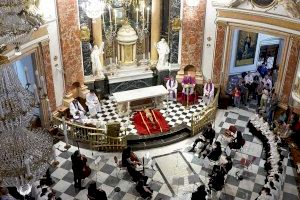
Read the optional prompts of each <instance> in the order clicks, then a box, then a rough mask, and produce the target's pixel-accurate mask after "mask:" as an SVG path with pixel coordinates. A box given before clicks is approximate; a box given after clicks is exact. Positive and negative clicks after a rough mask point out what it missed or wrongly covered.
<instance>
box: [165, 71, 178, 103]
mask: <svg viewBox="0 0 300 200" xmlns="http://www.w3.org/2000/svg"><path fill="white" fill-rule="evenodd" d="M166 87H167V90H168V92H169V99H170V100H172V101H176V100H177V87H178V82H177V81H176V79H174V77H173V76H170V78H169V79H168V81H167V83H166Z"/></svg>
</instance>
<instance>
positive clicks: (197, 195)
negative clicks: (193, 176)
mask: <svg viewBox="0 0 300 200" xmlns="http://www.w3.org/2000/svg"><path fill="white" fill-rule="evenodd" d="M206 195H207V192H206V190H205V185H200V186H199V187H198V188H197V191H195V192H193V193H192V198H191V200H206Z"/></svg>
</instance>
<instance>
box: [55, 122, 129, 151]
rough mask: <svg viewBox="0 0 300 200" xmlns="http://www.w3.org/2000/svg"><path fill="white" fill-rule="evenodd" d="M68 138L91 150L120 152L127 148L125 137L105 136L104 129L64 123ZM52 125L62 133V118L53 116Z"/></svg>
mask: <svg viewBox="0 0 300 200" xmlns="http://www.w3.org/2000/svg"><path fill="white" fill-rule="evenodd" d="M65 122H66V125H67V127H68V128H67V133H68V137H70V138H72V139H73V140H74V141H78V142H82V143H85V144H87V145H89V148H90V149H92V150H99V151H121V150H123V149H124V148H125V147H126V146H127V139H126V136H122V137H112V136H109V135H107V134H106V130H105V129H101V128H93V127H89V126H82V125H80V124H77V123H73V122H69V121H65ZM53 125H54V126H56V127H58V130H59V131H60V132H61V133H62V132H63V129H62V118H61V117H60V116H53Z"/></svg>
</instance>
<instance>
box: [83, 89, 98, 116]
mask: <svg viewBox="0 0 300 200" xmlns="http://www.w3.org/2000/svg"><path fill="white" fill-rule="evenodd" d="M85 104H86V105H87V106H88V108H89V112H90V115H91V117H93V116H95V115H96V114H97V113H99V112H101V106H100V102H99V99H98V97H97V95H96V94H95V92H94V91H93V90H90V92H89V93H87V95H86V103H85Z"/></svg>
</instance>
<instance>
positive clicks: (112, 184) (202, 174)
mask: <svg viewBox="0 0 300 200" xmlns="http://www.w3.org/2000/svg"><path fill="white" fill-rule="evenodd" d="M251 115H253V113H252V112H249V111H246V110H243V109H236V108H230V109H228V110H219V111H218V113H217V117H216V120H215V122H214V124H213V127H214V129H215V130H216V139H217V140H219V141H221V143H222V146H223V150H224V152H223V153H225V147H226V142H225V141H223V140H222V137H221V134H220V133H222V132H223V131H224V130H225V129H226V128H228V127H229V126H230V125H231V124H234V125H236V127H237V128H238V130H241V131H242V132H243V137H244V138H245V140H246V144H245V147H244V150H243V151H242V152H239V151H238V152H233V151H232V152H229V153H230V154H231V156H232V158H233V169H232V170H231V171H230V172H229V174H228V176H227V179H226V184H225V187H224V188H223V190H222V191H221V192H219V193H218V194H217V197H218V199H222V200H223V199H224V200H230V199H249V200H252V199H255V198H256V197H257V196H258V193H259V191H260V189H261V188H262V187H263V184H264V179H265V175H266V172H265V171H264V168H263V166H264V162H265V161H264V160H263V159H262V157H263V156H262V155H263V154H264V150H263V148H262V144H261V142H260V141H259V140H258V139H257V138H256V137H254V136H252V134H251V133H250V132H249V130H248V128H246V124H247V122H248V120H249V117H250V116H251ZM197 137H198V136H195V137H192V138H188V139H186V140H183V141H181V142H178V143H176V144H172V145H168V146H164V147H160V148H155V149H145V150H140V151H136V154H137V155H138V156H139V157H145V158H146V162H145V163H148V165H146V169H145V174H146V175H147V176H149V177H150V179H151V181H150V183H149V185H150V186H151V188H152V189H153V190H154V195H153V199H155V200H159V199H161V200H168V199H190V196H191V193H192V192H193V191H195V190H196V188H197V186H198V185H200V184H203V183H207V181H208V178H207V174H208V173H209V172H210V171H211V169H210V167H207V166H206V165H204V160H203V158H198V153H190V152H188V150H189V149H190V147H191V145H192V143H193V141H194V140H195V138H197ZM63 146H64V143H63V142H59V143H57V144H56V147H57V155H58V157H57V160H58V161H59V162H60V164H59V165H58V166H57V167H56V168H53V169H51V172H52V178H53V179H54V181H55V184H54V185H53V189H54V190H55V191H56V193H57V196H60V197H61V198H62V199H63V200H69V199H70V200H71V199H78V200H86V199H87V197H86V194H87V189H84V190H81V191H78V190H76V189H75V188H74V186H73V172H72V169H71V158H70V156H71V154H72V153H73V152H74V151H75V150H76V149H77V147H75V146H72V147H71V148H70V149H69V150H68V151H63ZM80 150H81V153H82V154H84V155H86V156H87V158H88V163H89V164H90V166H91V168H92V174H91V175H90V176H89V177H88V178H86V179H85V180H84V183H83V185H84V186H87V185H88V184H89V183H90V182H91V181H96V182H97V185H98V186H99V187H101V188H102V189H103V190H104V191H105V192H106V194H107V196H108V198H109V199H114V200H134V199H139V194H138V193H137V192H136V190H135V183H134V182H133V181H132V180H131V178H130V176H129V175H128V173H127V172H126V171H125V170H119V169H118V168H117V166H116V164H115V162H114V159H113V157H114V156H117V157H118V159H120V158H121V153H102V152H95V151H90V150H86V149H80ZM283 152H284V155H285V158H284V162H283V164H284V170H285V174H286V175H285V177H284V178H283V181H284V184H283V187H282V194H281V199H284V200H285V199H288V200H297V199H299V198H298V190H297V183H296V176H297V174H296V170H295V168H294V165H293V163H292V162H291V160H290V158H289V152H288V150H287V149H283ZM148 157H149V158H152V159H151V161H150V162H148V161H149V159H147V158H148ZM241 158H247V159H253V160H254V162H253V164H252V165H251V166H250V167H249V169H248V170H244V177H245V178H244V179H243V180H237V179H236V178H235V172H236V171H237V170H241V168H242V166H241V165H240V164H239V163H240V162H239V161H240V159H241ZM95 160H96V162H95ZM205 166H206V167H207V168H206V167H205ZM116 187H120V189H121V191H119V192H116V191H115V190H114V189H115V188H116Z"/></svg>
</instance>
